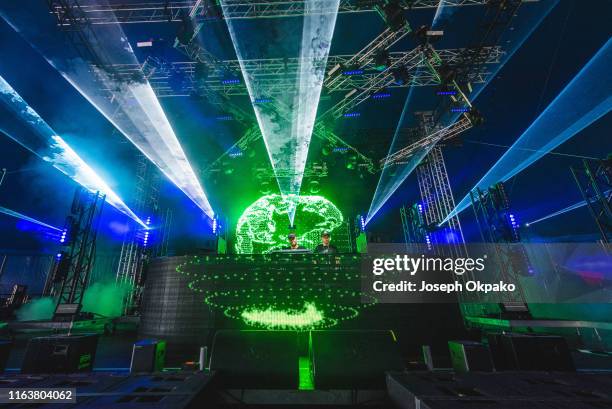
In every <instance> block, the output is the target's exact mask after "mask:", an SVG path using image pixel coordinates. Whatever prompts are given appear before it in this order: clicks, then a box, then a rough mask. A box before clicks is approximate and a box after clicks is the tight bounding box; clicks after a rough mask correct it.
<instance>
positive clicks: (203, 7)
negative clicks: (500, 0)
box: [51, 0, 490, 26]
mask: <svg viewBox="0 0 612 409" xmlns="http://www.w3.org/2000/svg"><path fill="white" fill-rule="evenodd" d="M444 2H445V3H446V5H447V7H464V6H479V5H486V4H487V3H489V2H490V0H444ZM79 3H80V4H79V8H80V9H81V10H82V11H83V13H85V15H87V17H88V19H89V20H90V21H91V22H92V24H95V25H104V24H116V23H120V24H145V23H162V22H181V21H182V20H183V17H184V16H185V15H191V16H193V17H194V18H196V19H197V20H202V21H211V20H221V19H255V18H280V17H292V16H303V15H305V14H306V7H305V5H306V2H305V1H304V0H298V1H287V0H226V1H225V4H226V7H225V13H222V12H221V8H220V6H219V5H218V4H217V2H216V1H212V0H197V1H193V0H176V1H150V0H147V1H142V0H120V1H118V0H110V1H108V2H107V4H98V2H92V1H88V0H81V1H80V2H79ZM377 3H378V2H377V1H357V0H341V1H340V7H339V9H338V12H339V13H364V12H372V11H374V6H375V5H376V4H377ZM400 4H401V5H403V6H404V8H406V9H433V8H437V7H438V5H439V0H414V1H410V2H408V1H402V2H400ZM331 11H332V10H330V12H331ZM51 12H52V13H53V14H55V15H56V16H57V18H58V25H63V26H68V25H71V24H72V22H71V21H70V20H68V19H65V18H63V15H64V14H65V13H66V10H65V9H64V8H63V7H61V6H60V5H57V6H55V7H53V8H52V9H51Z"/></svg>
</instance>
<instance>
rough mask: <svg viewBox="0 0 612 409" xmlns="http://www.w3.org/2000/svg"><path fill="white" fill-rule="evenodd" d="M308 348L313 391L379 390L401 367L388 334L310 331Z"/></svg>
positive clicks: (396, 348) (396, 349) (390, 334)
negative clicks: (394, 371)
mask: <svg viewBox="0 0 612 409" xmlns="http://www.w3.org/2000/svg"><path fill="white" fill-rule="evenodd" d="M311 346H312V349H311V354H312V362H313V369H314V384H315V388H317V389H383V388H384V387H385V372H386V371H391V370H396V371H400V370H402V369H404V367H405V366H404V363H403V361H402V359H401V356H400V353H399V349H398V345H397V342H396V339H395V335H394V334H393V332H391V331H312V333H311Z"/></svg>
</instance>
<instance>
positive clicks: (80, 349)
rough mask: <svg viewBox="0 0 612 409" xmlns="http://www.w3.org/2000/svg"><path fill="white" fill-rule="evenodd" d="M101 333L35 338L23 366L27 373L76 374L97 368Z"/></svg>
mask: <svg viewBox="0 0 612 409" xmlns="http://www.w3.org/2000/svg"><path fill="white" fill-rule="evenodd" d="M97 346H98V335H97V334H79V335H57V336H49V337H38V338H32V339H31V340H30V342H28V346H27V348H26V352H25V357H24V359H23V364H22V366H21V372H23V373H76V372H88V371H91V370H92V368H93V364H94V360H95V357H96V348H97Z"/></svg>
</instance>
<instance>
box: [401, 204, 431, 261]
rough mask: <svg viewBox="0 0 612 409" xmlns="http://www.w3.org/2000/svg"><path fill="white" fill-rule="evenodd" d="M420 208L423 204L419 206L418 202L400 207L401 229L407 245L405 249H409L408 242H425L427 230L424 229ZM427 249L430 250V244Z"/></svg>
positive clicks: (411, 243)
mask: <svg viewBox="0 0 612 409" xmlns="http://www.w3.org/2000/svg"><path fill="white" fill-rule="evenodd" d="M422 208H423V205H421V206H420V207H419V205H418V204H414V205H412V206H409V207H406V206H402V207H400V219H401V220H402V231H403V232H404V242H405V243H406V245H407V246H406V249H407V250H410V247H411V246H408V245H409V244H410V245H413V244H420V243H425V237H426V235H427V231H426V230H425V220H424V218H423V211H422V210H420V209H422ZM428 250H431V246H428Z"/></svg>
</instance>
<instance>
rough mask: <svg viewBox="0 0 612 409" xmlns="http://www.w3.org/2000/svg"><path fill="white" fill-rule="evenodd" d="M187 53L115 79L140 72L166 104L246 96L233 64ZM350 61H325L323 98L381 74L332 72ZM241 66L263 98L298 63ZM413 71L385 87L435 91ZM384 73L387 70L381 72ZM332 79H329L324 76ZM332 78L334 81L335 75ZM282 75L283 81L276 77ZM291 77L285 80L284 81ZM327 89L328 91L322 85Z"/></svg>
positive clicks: (392, 59) (393, 56)
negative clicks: (184, 58)
mask: <svg viewBox="0 0 612 409" xmlns="http://www.w3.org/2000/svg"><path fill="white" fill-rule="evenodd" d="M179 47H180V49H183V50H187V46H183V45H180V46H179ZM189 47H190V48H189V50H190V51H189V52H188V53H187V52H185V54H186V55H188V56H190V58H193V59H194V60H195V61H196V62H194V61H175V62H163V61H161V60H160V59H159V58H157V57H152V56H149V57H147V58H146V60H145V62H144V63H142V64H121V65H116V66H115V67H114V69H115V71H116V72H117V75H119V76H120V77H121V78H126V79H129V78H130V77H131V76H133V75H134V73H137V72H138V71H139V70H140V71H142V72H143V73H144V75H145V77H146V78H147V79H148V80H149V83H150V84H151V87H152V88H153V90H154V91H155V94H156V95H157V97H158V98H170V97H186V96H193V95H201V96H204V97H207V98H208V97H209V94H210V93H211V92H215V93H216V94H217V97H216V99H213V100H212V103H213V104H217V105H222V104H220V103H217V102H216V100H218V99H220V98H222V99H221V101H222V100H224V99H225V98H227V97H229V96H245V95H248V90H247V87H246V85H245V84H244V82H243V81H242V80H240V79H239V76H237V75H235V74H232V75H231V78H234V80H229V79H228V78H230V77H228V74H227V73H228V72H229V73H235V72H240V63H239V62H238V60H224V61H218V62H209V63H203V62H200V61H199V60H200V59H201V58H202V57H201V56H200V54H197V53H193V51H197V50H198V49H201V50H202V51H201V52H206V51H204V50H203V49H202V48H201V47H199V46H197V47H194V46H189ZM463 50H464V49H462V48H458V49H442V50H439V51H438V53H439V55H440V56H441V58H442V59H443V61H445V62H447V63H452V62H453V61H455V60H457V58H458V57H459V56H460V55H461V53H462V52H463ZM494 52H495V53H497V55H492V56H491V58H490V59H489V60H488V61H487V62H488V63H491V64H493V63H496V62H498V61H499V56H501V48H500V47H495V49H494ZM407 53H408V51H397V52H391V53H388V62H387V63H386V65H385V67H386V66H394V67H396V66H398V65H401V62H402V61H405V56H406V54H407ZM352 57H353V56H350V55H332V56H329V58H328V64H327V67H328V71H327V72H328V76H327V77H326V81H325V82H324V86H325V87H326V88H325V90H326V93H327V96H328V97H331V96H332V95H331V94H334V93H342V92H344V93H347V92H349V91H351V90H353V89H360V88H363V87H365V86H367V85H368V83H370V82H371V81H372V80H373V79H374V78H375V77H377V75H378V74H379V73H380V72H381V69H380V66H379V65H377V62H376V59H375V57H374V58H371V59H368V60H367V62H366V63H365V65H364V66H363V67H362V68H360V69H359V70H360V71H363V73H361V74H353V75H347V74H343V73H342V72H340V71H334V68H335V67H339V69H341V67H342V66H346V65H347V64H349V62H350V60H351V59H352ZM242 63H243V64H244V65H245V66H246V67H247V69H249V70H250V71H249V72H250V73H251V75H253V76H255V77H257V78H258V80H257V81H258V83H259V84H262V86H263V87H265V89H266V91H267V93H268V94H269V95H271V96H275V95H279V94H282V93H283V92H284V91H285V90H286V88H287V86H288V85H289V82H288V81H289V80H288V79H287V75H286V74H287V73H291V72H297V68H298V67H299V64H300V59H299V58H287V59H285V58H269V59H255V60H243V61H242ZM203 65H204V66H206V67H207V71H206V75H203V74H202V73H201V72H199V71H201V68H199V67H202V66H203ZM417 67H418V66H410V67H401V68H402V69H403V70H405V73H406V74H405V75H406V76H407V78H408V79H409V80H411V81H403V82H401V81H398V80H397V79H398V76H399V73H398V72H399V70H398V71H394V72H393V79H394V81H393V82H391V83H390V85H389V88H406V87H409V86H417V87H424V86H437V85H439V81H438V79H437V78H436V77H435V76H433V75H432V74H431V73H430V72H429V71H427V70H417V69H416V68H417ZM385 69H386V68H385ZM330 72H331V73H332V74H329V73H330ZM336 72H338V73H339V75H334V74H335V73H336ZM345 72H346V71H345ZM280 74H283V75H280ZM488 74H489V71H488V70H487V69H484V68H483V69H482V70H480V71H478V72H475V73H473V74H472V75H473V77H474V80H473V81H472V82H473V83H475V84H476V83H482V82H484V80H485V78H486V77H487V75H488ZM176 77H180V78H181V81H180V84H176V83H174V82H173V81H174V79H175V78H176ZM289 77H290V76H289ZM327 83H329V86H328V85H326V84H327ZM243 116H244V112H243V113H241V114H240V115H238V118H241V117H243Z"/></svg>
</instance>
